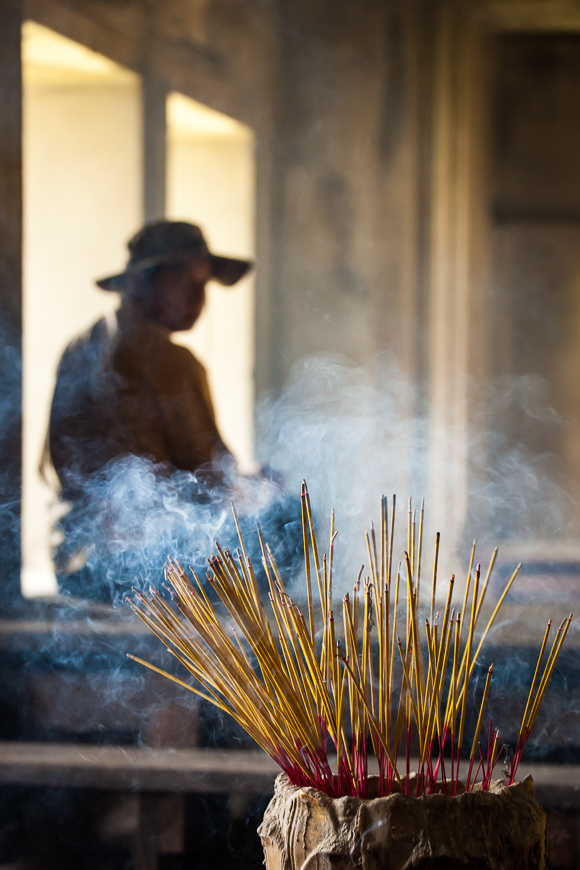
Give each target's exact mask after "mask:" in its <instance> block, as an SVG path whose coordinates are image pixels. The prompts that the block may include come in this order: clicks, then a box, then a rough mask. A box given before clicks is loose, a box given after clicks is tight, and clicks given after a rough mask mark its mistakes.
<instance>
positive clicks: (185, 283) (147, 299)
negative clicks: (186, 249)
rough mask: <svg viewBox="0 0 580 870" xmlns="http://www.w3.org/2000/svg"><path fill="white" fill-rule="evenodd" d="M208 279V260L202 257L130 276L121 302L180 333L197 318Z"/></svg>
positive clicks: (210, 268)
mask: <svg viewBox="0 0 580 870" xmlns="http://www.w3.org/2000/svg"><path fill="white" fill-rule="evenodd" d="M211 277H212V264H211V259H210V258H209V256H207V255H203V254H201V255H199V256H198V257H191V258H189V259H187V260H184V261H183V262H180V263H172V264H170V265H165V266H156V267H153V268H152V269H150V270H146V271H144V272H141V273H139V274H136V275H133V276H131V277H130V278H129V280H128V282H127V287H126V289H125V290H124V291H123V292H122V298H123V300H124V301H130V302H133V303H134V304H135V305H137V306H138V307H139V309H140V310H141V311H142V313H143V314H144V315H145V317H146V318H147V320H150V321H152V322H153V323H158V324H159V325H160V326H164V327H166V328H167V329H169V331H170V332H182V331H184V330H187V329H191V327H192V326H193V325H194V323H195V322H196V320H197V319H198V317H199V316H200V314H201V312H202V310H203V306H204V303H205V285H206V284H207V282H208V281H209V280H210V278H211Z"/></svg>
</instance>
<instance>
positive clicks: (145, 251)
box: [96, 220, 253, 292]
mask: <svg viewBox="0 0 580 870" xmlns="http://www.w3.org/2000/svg"><path fill="white" fill-rule="evenodd" d="M127 247H128V248H129V254H130V258H129V262H128V263H127V267H126V269H125V271H124V272H120V273H119V274H118V275H110V276H109V277H108V278H100V279H99V280H98V281H97V282H96V283H97V285H98V286H99V287H101V289H102V290H116V291H117V292H121V291H122V290H123V289H124V288H125V287H126V286H127V278H128V277H129V276H130V275H134V274H135V273H136V272H142V271H144V270H146V269H153V268H155V267H156V266H164V265H170V264H172V263H179V262H181V261H183V260H187V259H189V258H190V257H197V256H199V255H201V254H205V255H207V256H208V257H209V258H210V260H211V263H212V277H213V278H214V279H215V280H216V281H219V283H220V284H224V285H225V286H226V287H231V286H232V285H233V284H236V283H237V282H238V281H239V280H240V278H243V277H244V275H246V274H247V273H248V272H249V271H250V269H251V268H252V265H253V263H252V262H251V261H250V260H238V259H236V258H235V257H224V256H221V255H218V254H212V252H211V251H210V250H209V248H208V246H207V242H206V240H205V239H204V237H203V233H202V231H201V230H200V228H199V227H196V226H194V224H190V223H187V222H186V221H167V220H159V221H152V222H151V223H148V224H145V226H144V227H143V229H141V230H139V232H138V233H137V234H136V235H135V236H133V238H132V239H131V241H130V242H129V243H128V245H127Z"/></svg>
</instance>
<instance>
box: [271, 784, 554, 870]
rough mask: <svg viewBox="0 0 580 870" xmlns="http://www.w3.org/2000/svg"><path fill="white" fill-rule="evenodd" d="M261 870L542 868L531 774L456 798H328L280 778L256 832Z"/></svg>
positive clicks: (542, 822) (540, 826)
mask: <svg viewBox="0 0 580 870" xmlns="http://www.w3.org/2000/svg"><path fill="white" fill-rule="evenodd" d="M258 832H259V834H260V837H261V839H262V844H263V846H264V852H265V856H266V866H267V870H314V868H316V870H331V868H332V870H355V868H357V870H358V868H361V870H379V868H380V870H411V868H416V870H420V868H445V870H461V868H470V870H519V868H521V870H532V868H533V870H542V868H545V866H546V864H545V838H546V815H545V813H544V811H543V810H542V808H541V807H540V806H539V804H538V803H537V802H536V799H535V796H534V787H533V781H532V778H531V777H530V776H528V777H526V779H525V780H524V781H523V782H519V783H515V784H514V785H512V786H509V787H506V786H504V785H503V784H502V782H501V781H499V780H497V781H494V782H493V784H492V788H491V791H490V792H481V791H479V792H470V793H468V794H462V795H459V796H458V797H448V796H446V795H444V794H436V795H428V796H426V797H419V798H412V797H406V796H405V795H402V794H393V795H391V796H390V797H386V798H385V797H383V798H376V799H374V800H362V799H360V798H352V797H343V798H339V799H336V800H334V799H332V798H330V797H328V796H327V795H325V794H323V793H322V792H319V791H316V790H315V789H311V788H302V789H298V788H294V787H293V786H291V785H290V783H289V781H288V779H287V778H286V776H285V775H284V774H281V775H280V776H279V777H278V779H277V781H276V792H275V795H274V797H273V799H272V801H271V803H270V805H269V806H268V808H267V810H266V813H265V815H264V821H263V822H262V825H261V826H260V828H259V831H258Z"/></svg>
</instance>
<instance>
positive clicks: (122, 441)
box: [49, 305, 227, 499]
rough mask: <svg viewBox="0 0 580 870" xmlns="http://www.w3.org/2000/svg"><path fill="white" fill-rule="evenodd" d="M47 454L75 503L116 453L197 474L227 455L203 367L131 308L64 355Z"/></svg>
mask: <svg viewBox="0 0 580 870" xmlns="http://www.w3.org/2000/svg"><path fill="white" fill-rule="evenodd" d="M49 448H50V456H51V459H52V463H53V465H54V467H55V470H56V472H57V474H58V476H59V479H60V481H61V484H62V486H63V489H64V490H65V492H64V493H63V495H64V496H65V497H67V493H68V496H69V497H71V498H73V499H74V497H75V490H77V487H78V488H79V490H80V489H82V482H83V480H84V479H85V478H86V476H87V475H91V474H93V473H94V472H96V471H98V470H99V469H100V468H102V467H103V466H104V465H106V464H107V462H109V461H111V460H112V459H115V458H116V457H119V456H122V455H126V454H134V455H137V456H147V457H150V458H151V459H152V460H153V461H154V462H156V463H167V464H169V465H170V466H173V467H174V468H177V469H181V470H186V471H195V470H197V469H198V468H200V467H201V466H204V465H207V464H208V463H211V462H212V460H213V459H215V458H216V456H217V455H218V454H220V453H225V452H227V451H226V448H225V446H224V444H223V442H222V440H221V437H220V434H219V432H218V429H217V426H216V420H215V413H214V409H213V405H212V401H211V395H210V391H209V385H208V381H207V374H206V371H205V369H204V367H203V366H202V365H201V363H199V362H198V360H197V359H196V358H195V357H194V356H193V354H192V353H190V351H189V350H187V349H186V348H184V347H180V346H179V345H176V344H173V342H172V341H171V338H170V333H169V331H168V330H166V329H164V328H163V327H161V326H158V325H157V324H154V323H150V322H148V321H147V320H145V319H144V317H143V316H142V314H141V313H140V312H139V310H138V309H136V308H135V307H134V306H129V305H124V306H122V308H121V309H120V310H119V311H118V312H117V313H116V315H113V316H111V317H109V318H104V319H103V320H99V321H98V322H97V323H96V324H95V325H94V326H93V327H91V329H89V330H88V331H87V332H86V333H84V334H83V335H81V336H80V337H79V338H77V339H76V340H75V341H73V342H72V343H71V344H70V345H69V346H68V347H67V349H66V350H65V352H64V354H63V357H62V359H61V362H60V365H59V369H58V374H57V382H56V387H55V391H54V398H53V402H52V409H51V415H50V427H49Z"/></svg>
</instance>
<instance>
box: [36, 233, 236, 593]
mask: <svg viewBox="0 0 580 870" xmlns="http://www.w3.org/2000/svg"><path fill="white" fill-rule="evenodd" d="M129 253H130V259H129V262H128V264H127V267H126V269H125V271H124V272H122V273H121V274H120V275H114V276H112V277H109V278H104V279H102V280H100V281H97V284H98V285H99V287H101V288H102V289H104V290H107V291H116V292H118V293H120V295H121V305H120V307H119V309H118V311H117V312H116V313H115V314H114V315H112V316H111V317H106V318H103V319H102V320H99V321H98V322H97V323H96V324H95V325H94V326H93V327H91V328H90V329H89V330H88V331H87V332H86V333H84V334H83V335H81V336H80V337H79V338H77V339H75V340H74V341H73V342H71V344H70V345H69V346H68V347H67V349H66V350H65V352H64V354H63V357H62V360H61V362H60V365H59V369H58V375H57V382H56V387H55V391H54V398H53V402H52V409H51V415H50V427H49V450H50V459H51V461H52V464H53V466H54V468H55V470H56V473H57V475H58V478H59V480H60V484H61V487H62V489H61V499H62V500H63V501H67V502H69V503H70V504H71V505H72V509H71V511H70V513H69V514H68V515H67V517H66V518H65V519H64V521H63V522H62V524H61V525H62V527H63V529H64V531H65V540H64V542H63V545H62V546H61V547H60V551H59V554H57V568H58V569H59V570H60V576H59V582H60V584H61V587H62V588H69V589H70V591H73V592H76V593H77V594H85V595H86V594H89V591H88V590H87V589H86V588H84V587H86V585H87V582H92V581H88V580H87V578H86V577H85V578H84V579H83V580H82V582H81V578H80V575H79V573H78V571H77V572H76V574H75V572H74V571H73V572H72V573H71V566H74V563H75V560H78V558H79V555H78V553H77V552H76V550H77V549H78V541H77V540H75V537H74V530H75V523H76V524H77V525H78V521H79V517H80V515H81V514H82V513H83V511H84V512H85V513H86V511H87V510H88V509H89V508H90V504H89V502H90V500H91V498H93V493H94V487H93V486H92V483H93V481H94V480H95V475H98V473H99V472H100V471H101V470H102V469H103V468H105V467H107V466H108V464H110V463H111V462H112V461H114V460H116V459H118V458H120V457H125V456H128V457H130V456H139V457H146V458H148V459H151V460H152V461H153V462H154V463H155V465H156V466H157V467H159V468H160V469H161V471H162V472H163V470H165V471H166V472H167V474H171V473H172V472H173V471H175V470H178V471H190V472H197V479H202V480H204V481H205V482H206V483H208V484H209V485H211V483H212V482H213V483H215V482H216V481H218V480H219V477H220V470H221V468H222V467H223V464H224V460H225V461H226V463H227V459H228V457H229V453H228V451H227V448H226V447H225V445H224V443H223V441H222V439H221V436H220V434H219V431H218V429H217V426H216V420H215V414H214V409H213V405H212V400H211V395H210V391H209V386H208V381H207V375H206V372H205V369H204V368H203V366H202V365H201V364H200V363H199V362H198V360H197V359H196V358H195V357H194V356H193V354H192V353H190V351H189V350H187V349H186V348H184V347H181V346H179V345H176V344H174V343H173V342H172V341H171V338H170V336H171V334H172V333H173V332H180V331H183V330H188V329H191V327H192V326H193V325H194V323H195V322H196V320H197V319H198V318H199V316H200V314H201V312H202V309H203V306H204V302H205V287H206V284H207V282H208V281H209V280H212V279H213V280H216V281H219V282H220V283H221V284H224V285H226V286H228V287H229V286H232V285H234V284H236V283H237V282H238V281H239V280H240V279H241V278H242V277H243V276H244V275H246V274H247V272H248V271H249V269H250V268H251V263H249V262H248V261H246V260H239V259H234V258H231V257H222V256H216V255H215V254H213V253H211V252H210V250H209V248H208V246H207V244H206V241H205V239H204V237H203V234H202V232H201V230H200V229H199V228H198V227H196V226H193V225H192V224H189V223H185V222H170V221H165V220H162V221H156V222H154V223H150V224H147V225H146V226H145V227H144V228H143V229H142V230H141V231H140V232H138V233H137V235H136V236H134V238H132V239H131V241H130V242H129ZM231 461H232V462H233V460H231ZM67 537H68V543H67ZM67 575H68V576H70V578H71V579H72V578H73V577H74V581H73V582H72V586H71V584H67ZM93 592H96V590H93ZM91 597H93V595H91ZM95 597H99V595H96V596H95ZM105 597H106V596H105Z"/></svg>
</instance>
